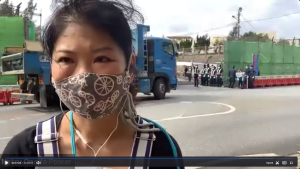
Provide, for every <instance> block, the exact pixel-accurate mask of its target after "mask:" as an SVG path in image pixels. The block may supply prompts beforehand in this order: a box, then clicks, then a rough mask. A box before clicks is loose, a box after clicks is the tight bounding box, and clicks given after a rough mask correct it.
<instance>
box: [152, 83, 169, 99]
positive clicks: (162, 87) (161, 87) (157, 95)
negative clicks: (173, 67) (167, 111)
mask: <svg viewBox="0 0 300 169" xmlns="http://www.w3.org/2000/svg"><path fill="white" fill-rule="evenodd" d="M153 95H154V99H156V100H161V99H164V98H165V97H166V83H165V81H164V79H157V80H156V81H155V83H154V90H153Z"/></svg>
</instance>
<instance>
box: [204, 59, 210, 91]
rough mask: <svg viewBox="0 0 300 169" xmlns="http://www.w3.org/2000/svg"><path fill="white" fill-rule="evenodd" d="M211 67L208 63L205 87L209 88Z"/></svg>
mask: <svg viewBox="0 0 300 169" xmlns="http://www.w3.org/2000/svg"><path fill="white" fill-rule="evenodd" d="M210 71H211V69H210V67H209V64H208V63H207V64H206V69H205V86H208V85H209V76H210Z"/></svg>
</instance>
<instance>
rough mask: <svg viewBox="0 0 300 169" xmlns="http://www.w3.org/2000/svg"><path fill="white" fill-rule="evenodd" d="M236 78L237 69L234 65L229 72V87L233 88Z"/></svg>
mask: <svg viewBox="0 0 300 169" xmlns="http://www.w3.org/2000/svg"><path fill="white" fill-rule="evenodd" d="M235 79H236V70H235V66H234V65H233V66H232V67H231V69H230V70H229V72H228V80H229V88H233V87H234V84H235Z"/></svg>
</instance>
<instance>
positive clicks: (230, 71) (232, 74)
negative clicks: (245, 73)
mask: <svg viewBox="0 0 300 169" xmlns="http://www.w3.org/2000/svg"><path fill="white" fill-rule="evenodd" d="M228 77H233V78H236V70H235V69H234V68H231V69H230V70H229V72H228Z"/></svg>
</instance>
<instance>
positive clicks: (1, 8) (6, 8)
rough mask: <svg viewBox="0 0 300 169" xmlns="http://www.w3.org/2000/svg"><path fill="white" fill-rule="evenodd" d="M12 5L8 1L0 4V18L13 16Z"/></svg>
mask: <svg viewBox="0 0 300 169" xmlns="http://www.w3.org/2000/svg"><path fill="white" fill-rule="evenodd" d="M14 15H15V12H14V5H13V4H12V2H9V0H5V1H4V2H3V3H2V4H0V16H14Z"/></svg>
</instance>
